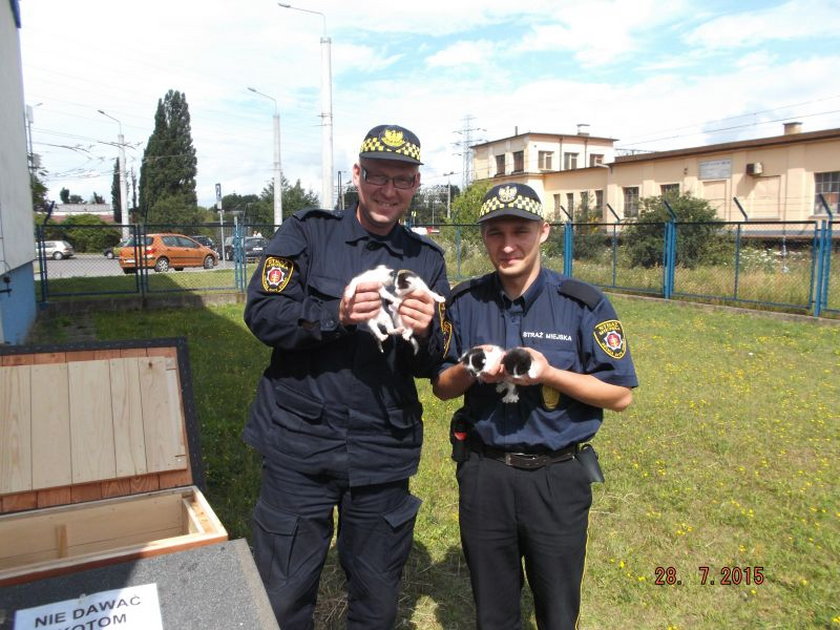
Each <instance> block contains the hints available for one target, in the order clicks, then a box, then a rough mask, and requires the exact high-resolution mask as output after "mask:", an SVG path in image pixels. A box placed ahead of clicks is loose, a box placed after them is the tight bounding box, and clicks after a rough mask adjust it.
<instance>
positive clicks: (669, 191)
mask: <svg viewBox="0 0 840 630" xmlns="http://www.w3.org/2000/svg"><path fill="white" fill-rule="evenodd" d="M659 190H660V191H661V194H662V196H663V197H679V196H680V185H679V184H662V185H661V186H660V187H659Z"/></svg>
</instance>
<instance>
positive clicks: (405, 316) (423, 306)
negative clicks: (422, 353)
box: [397, 291, 437, 338]
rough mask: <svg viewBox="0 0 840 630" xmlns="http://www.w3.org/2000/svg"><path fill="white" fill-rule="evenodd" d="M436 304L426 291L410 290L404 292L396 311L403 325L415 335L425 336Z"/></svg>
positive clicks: (429, 327) (430, 324)
mask: <svg viewBox="0 0 840 630" xmlns="http://www.w3.org/2000/svg"><path fill="white" fill-rule="evenodd" d="M436 305H437V302H435V300H434V299H433V298H432V296H431V295H429V294H428V293H426V292H424V291H412V292H411V293H408V294H406V296H405V297H404V298H403V300H402V302H401V303H400V306H399V308H398V309H397V311H398V312H399V314H400V317H401V318H402V323H403V325H405V326H407V327H409V328H411V330H412V331H413V332H414V336H415V337H420V338H425V337H427V336H428V335H429V331H430V329H431V326H432V320H433V319H434V317H435V307H436Z"/></svg>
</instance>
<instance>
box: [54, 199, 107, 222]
mask: <svg viewBox="0 0 840 630" xmlns="http://www.w3.org/2000/svg"><path fill="white" fill-rule="evenodd" d="M83 214H91V215H93V216H95V217H98V218H99V219H101V220H102V221H104V222H105V223H113V222H114V210H113V209H112V208H111V204H109V203H62V204H58V203H57V204H55V208H54V209H53V212H52V214H51V215H50V218H51V219H52V220H53V221H55V222H56V223H62V222H64V221H66V220H67V219H69V218H71V217H78V216H80V215H83Z"/></svg>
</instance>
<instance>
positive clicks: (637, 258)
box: [622, 193, 728, 268]
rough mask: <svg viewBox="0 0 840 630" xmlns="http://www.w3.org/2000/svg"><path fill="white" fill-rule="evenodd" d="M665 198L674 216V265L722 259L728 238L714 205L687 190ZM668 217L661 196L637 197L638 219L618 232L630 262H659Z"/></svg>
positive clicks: (688, 264)
mask: <svg viewBox="0 0 840 630" xmlns="http://www.w3.org/2000/svg"><path fill="white" fill-rule="evenodd" d="M667 201H668V202H669V203H670V205H671V208H672V209H673V211H674V214H675V215H676V216H677V244H676V245H677V251H676V263H677V265H679V266H682V267H687V268H694V267H697V266H699V265H714V264H720V263H722V262H724V261H725V260H726V259H727V257H726V251H727V242H728V238H727V234H726V231H725V228H724V224H723V222H722V221H721V220H720V219H718V218H717V216H716V213H715V210H714V208H712V207H711V206H710V205H709V203H708V202H707V201H706V200H705V199H697V198H695V197H692V195H691V193H684V194H682V195H680V196H669V197H668V198H667ZM670 220H671V215H670V213H669V212H668V210H667V208H666V207H665V204H664V203H663V198H662V197H659V196H657V197H645V198H644V199H642V200H641V201H640V209H639V217H638V219H636V220H634V221H633V222H632V223H628V224H627V226H626V227H625V228H624V230H623V234H622V240H623V241H624V242H625V243H626V253H627V257H628V262H629V264H630V265H631V266H633V267H636V266H639V267H647V268H650V267H655V266H657V265H661V264H662V263H663V260H662V257H663V248H664V242H665V239H664V236H665V224H666V223H668V222H669V221H670Z"/></svg>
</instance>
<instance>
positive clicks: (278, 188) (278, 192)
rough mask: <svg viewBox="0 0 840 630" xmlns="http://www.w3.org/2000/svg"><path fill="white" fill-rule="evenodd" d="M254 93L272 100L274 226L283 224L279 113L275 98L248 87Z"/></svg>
mask: <svg viewBox="0 0 840 630" xmlns="http://www.w3.org/2000/svg"><path fill="white" fill-rule="evenodd" d="M248 89H249V90H251V92H253V93H254V94H259V95H260V96H264V97H265V98H268V99H271V100H272V101H274V227H275V228H276V227H277V226H279V225H283V169H282V168H280V113H279V112H278V111H277V99H275V98H274V97H273V96H269V95H268V94H263V93H262V92H260V91H259V90H256V89H254V88H252V87H249V88H248Z"/></svg>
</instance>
